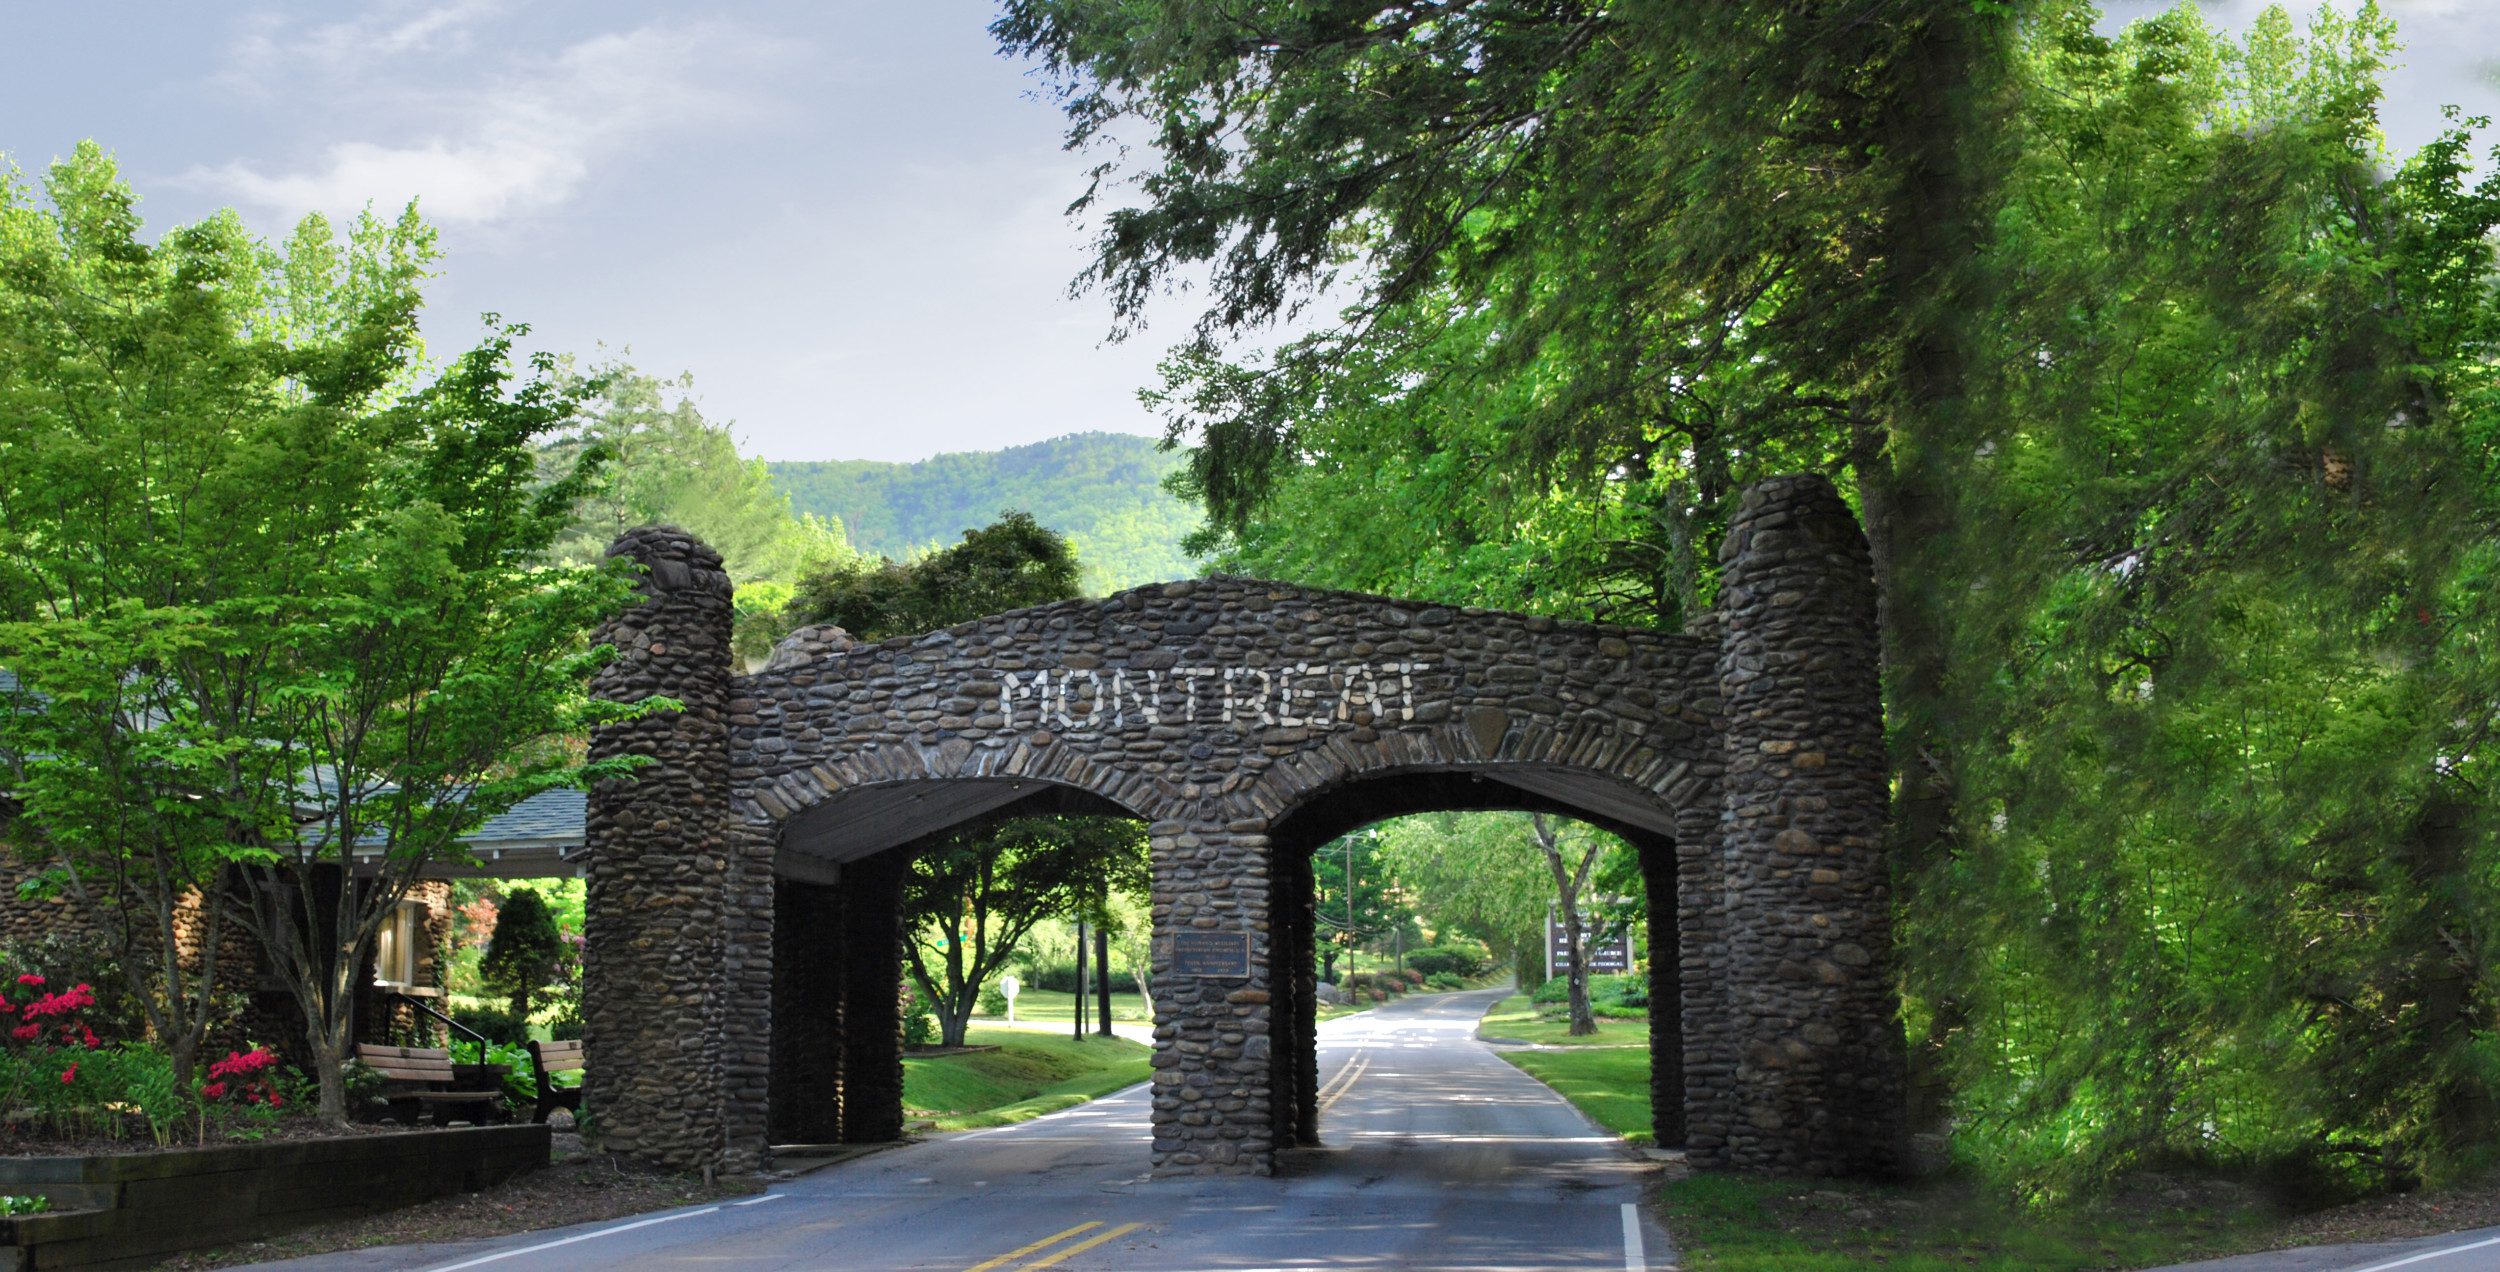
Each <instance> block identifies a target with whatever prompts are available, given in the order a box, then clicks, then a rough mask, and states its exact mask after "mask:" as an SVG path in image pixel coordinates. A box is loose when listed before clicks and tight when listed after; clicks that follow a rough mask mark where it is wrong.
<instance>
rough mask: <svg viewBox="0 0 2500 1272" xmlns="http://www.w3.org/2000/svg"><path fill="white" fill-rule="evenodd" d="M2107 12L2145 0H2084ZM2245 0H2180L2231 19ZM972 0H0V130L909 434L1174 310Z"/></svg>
mask: <svg viewBox="0 0 2500 1272" xmlns="http://www.w3.org/2000/svg"><path fill="white" fill-rule="evenodd" d="M2108 7H2109V8H2110V9H2112V10H2113V12H2114V13H2115V14H2120V15H2125V16H2135V15H2139V14H2141V13H2146V12H2151V11H2154V10H2155V9H2157V8H2158V7H2159V6H2156V5H2153V4H2147V3H2124V2H2122V3H2116V4H2111V5H2109V6H2108ZM2257 7H2258V6H2257V5H2256V4H2255V3H2254V2H2253V0H2228V2H2224V3H2216V4H2210V5H2208V6H2207V9H2208V11H2209V12H2211V13H2213V14H2214V15H2215V16H2216V17H2217V18H2218V19H2220V20H2223V21H2226V22H2230V23H2232V24H2234V25H2237V24H2241V23H2244V22H2245V21H2246V19H2247V16H2248V15H2249V14H2251V13H2253V12H2254V11H2255V10H2256V8H2257ZM2392 7H2393V9H2394V11H2395V12H2396V13H2397V15H2398V17H2399V19H2400V20H2401V21H2402V22H2403V24H2404V28H2405V32H2406V35H2407V38H2408V40H2409V42H2410V44H2411V50H2410V52H2409V53H2408V55H2407V58H2406V62H2407V64H2406V66H2405V67H2404V68H2403V69H2402V70H2400V71H2399V72H2398V73H2397V75H2396V77H2395V79H2394V82H2393V83H2392V84H2391V86H2390V107H2389V111H2388V125H2389V131H2390V133H2391V134H2392V136H2393V139H2394V141H2395V143H2396V144H2397V146H2398V147H2399V148H2400V149H2402V148H2409V147H2411V146H2413V145H2417V144H2419V143H2420V142H2421V141H2422V140H2423V139H2424V138H2425V137H2427V136H2429V135H2430V134H2431V133H2432V132H2433V131H2434V130H2435V129H2436V128H2437V126H2438V108H2439V105H2440V104H2441V103H2443V102H2456V103H2459V104H2462V105H2465V106H2467V107H2468V108H2469V109H2471V110H2474V111H2478V112H2485V113H2492V114H2500V34H2495V33H2496V32H2500V0H2394V3H2393V5H2392ZM993 12H994V5H993V4H991V3H988V2H987V0H749V2H746V3H735V4H723V3H711V4H699V5H698V4H685V3H681V4H661V3H651V2H649V0H598V2H596V3H589V2H584V0H531V2H526V3H525V2H522V0H393V2H387V3H372V4H344V3H294V4H222V3H197V2H193V3H184V4H171V3H163V4H136V3H115V2H112V0H81V2H78V3H65V2H60V0H0V50H5V51H6V52H5V54H4V55H0V56H5V57H6V59H7V60H6V62H5V63H0V67H4V69H0V153H5V154H6V155H7V156H8V157H9V158H10V159H11V160H13V161H15V162H16V163H17V164H18V166H20V167H21V168H24V169H27V170H29V171H30V173H31V172H33V171H34V170H39V169H40V168H41V167H42V166H43V165H44V164H46V163H48V162H50V161H51V160H52V159H53V158H54V157H56V156H58V155H61V154H64V153H66V152H67V151H68V150H69V148H70V147H71V146H72V145H74V144H75V143H76V142H77V141H78V140H79V139H81V138H87V137H92V138H95V139H97V140H98V141H101V142H103V143H104V144H105V145H106V146H107V147H109V148H110V149H111V150H113V151H114V153H115V154H116V155H117V156H118V157H119V158H120V160H121V163H122V166H123V171H124V173H125V175H126V176H127V177H128V178H129V179H130V181H131V182H132V183H133V185H134V186H135V187H136V188H137V190H138V191H139V193H140V196H141V198H142V201H143V204H142V206H143V211H144V212H145V213H146V214H147V216H148V219H149V222H150V224H151V226H152V227H153V228H156V229H162V228H164V227H166V226H169V225H172V224H176V223H179V222H183V221H189V220H193V219H196V218H198V217H199V216H201V215H204V214H205V213H207V212H209V211H210V210H212V209H214V208H217V207H220V206H226V205H232V206H236V207H239V208H241V209H242V210H243V211H244V213H245V215H246V216H247V217H248V218H249V219H250V220H251V221H252V222H253V223H254V225H255V226H256V227H257V228H259V229H260V230H261V231H262V232H263V233H265V234H268V235H270V236H272V237H275V236H277V235H279V234H281V233H283V231H284V229H285V227H286V226H287V225H289V224H291V223H292V221H293V220H294V218H295V217H297V216H298V215H300V214H302V213H303V212H305V211H307V210H313V209H319V210H323V211H327V212H332V213H341V212H352V211H353V210H354V209H355V208H357V207H359V206H362V205H363V204H364V203H366V202H367V201H368V200H370V201H372V202H374V203H376V204H377V205H379V206H380V207H382V208H384V209H385V210H395V209H396V208H397V207H398V206H399V205H400V204H401V203H402V202H404V201H405V200H406V199H407V198H408V197H409V196H410V195H412V194H413V195H419V196H422V199H423V205H422V206H423V207H424V209H425V212H426V214H427V216H428V217H429V219H431V220H432V221H434V222H435V223H436V224H437V225H438V226H439V227H440V229H441V230H442V234H443V240H444V244H445V246H446V248H447V249H448V251H449V259H448V261H447V262H446V264H445V267H444V275H443V277H442V278H441V279H439V280H438V281H437V282H436V283H435V284H434V287H433V289H432V291H431V293H430V306H429V309H428V317H427V328H428V333H429V338H430V339H432V340H433V341H434V342H435V343H436V344H437V346H438V348H441V349H443V350H445V351H449V350H450V349H453V348H457V347H461V346H465V345H466V344H467V343H469V342H470V341H471V340H473V339H474V338H475V336H476V335H477V332H478V327H477V324H476V321H475V315H477V314H478V313H480V312H482V311H486V310H494V311H497V312H500V313H502V314H503V315H505V316H506V317H508V318H513V319H520V320H525V321H528V322H530V323H532V324H534V325H535V327H536V328H537V332H538V338H539V341H540V343H542V344H543V345H544V346H545V347H548V348H553V349H560V350H575V351H581V352H585V353H586V352H589V351H590V350H591V349H592V348H593V346H594V345H596V344H598V343H601V342H604V343H606V344H608V345H609V346H611V347H618V346H627V347H630V348H631V349H632V352H633V357H634V360H635V361H636V362H637V363H638V364H640V365H641V366H642V367H643V368H644V369H646V370H650V371H654V372H658V373H661V374H673V373H675V372H678V371H691V372H692V373H693V374H694V376H695V381H696V390H697V395H698V397H699V398H700V400H701V401H702V403H703V406H704V409H705V411H706V413H707V414H709V415H711V416H712V417H713V418H715V419H729V420H734V421H735V422H736V424H737V426H738V432H739V435H740V437H741V438H742V440H743V441H744V442H745V444H746V446H747V447H748V449H750V450H751V451H753V452H755V453H758V454H761V455H763V456H765V457H767V458H772V459H916V458H921V457H923V456H927V455H930V454H933V453H936V452H939V451H950V450H972V449H985V448H989V447H995V446H1005V445H1013V444H1015V443H1019V442H1029V441H1036V440H1039V439H1042V438H1045V437H1052V436H1057V435H1059V434H1062V433H1068V432H1075V431H1080V430H1086V429H1118V430H1125V431H1131V432H1143V433H1151V432H1155V431H1157V425H1156V422H1155V420H1154V419H1153V418H1152V417H1151V416H1149V415H1148V414H1147V413H1146V411H1145V410H1144V409H1143V408H1142V407H1140V406H1139V405H1138V404H1137V401H1136V396H1135V394H1136V390H1137V388H1138V386H1139V385H1141V384H1143V383H1145V382H1146V381H1147V380H1148V379H1149V378H1150V377H1151V375H1152V369H1153V364H1154V361H1155V358H1156V356H1157V355H1158V353H1159V352H1160V350H1161V348H1162V345H1163V344H1164V343H1165V342H1166V341H1168V340H1169V339H1171V338H1173V333H1176V332H1178V331H1179V330H1180V329H1181V328H1183V327H1185V326H1186V324H1187V320H1188V314H1187V313H1185V312H1184V311H1183V310H1182V309H1180V308H1178V307H1175V308H1173V309H1170V310H1168V311H1166V312H1165V313H1164V315H1163V317H1162V319H1161V321H1160V322H1158V324H1157V326H1156V329H1155V330H1152V331H1149V332H1148V333H1147V335H1146V336H1145V337H1143V338H1141V339H1139V340H1135V341H1131V342H1129V343H1128V344H1125V345H1117V346H1109V345H1105V344H1104V343H1103V339H1102V337H1103V335H1104V332H1105V331H1106V329H1107V327H1108V325H1109V312H1108V309H1107V307H1106V306H1105V305H1104V304H1103V303H1102V302H1101V301H1100V300H1099V299H1094V298H1085V299H1077V300H1071V299H1069V298H1068V297H1067V295H1066V288H1067V282H1068V280H1069V278H1070V277H1071V276H1073V275H1074V274H1075V272H1076V271H1077V270H1078V269H1079V268H1080V267H1081V266H1082V265H1083V262H1084V241H1085V234H1084V231H1083V230H1082V229H1081V228H1080V227H1077V226H1074V225H1072V224H1070V223H1069V222H1068V221H1067V220H1066V219H1065V218H1064V217H1063V216H1062V209H1063V208H1064V207H1065V206H1066V204H1067V203H1068V201H1069V200H1070V199H1071V198H1073V197H1074V196H1075V195H1076V193H1077V192H1078V191H1079V189H1080V188H1081V186H1082V182H1083V169H1084V167H1085V161H1084V160H1083V159H1081V158H1079V157H1077V156H1072V155H1069V154H1066V153H1064V152H1062V151H1061V150H1060V149H1059V138H1060V119H1059V116H1058V114H1057V112H1056V111H1055V110H1054V109H1053V108H1052V107H1051V106H1050V105H1049V104H1048V103H1047V102H1044V101H1040V100H1036V99H1035V98H1034V96H1033V92H1034V89H1035V88H1036V87H1037V84H1036V82H1035V81H1034V80H1033V79H1032V78H1030V77H1029V76H1028V74H1027V72H1026V69H1025V68H1024V67H1022V66H1020V65H1016V64H1013V63H1009V62H1007V61H1005V60H1003V59H1001V58H999V57H998V56H997V54H996V53H995V52H994V51H993V47H992V44H991V41H990V39H989V36H988V33H987V31H986V30H985V28H986V26H987V24H988V22H989V20H990V18H991V16H992V15H993Z"/></svg>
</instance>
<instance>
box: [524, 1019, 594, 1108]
mask: <svg viewBox="0 0 2500 1272" xmlns="http://www.w3.org/2000/svg"><path fill="white" fill-rule="evenodd" d="M530 1067H531V1068H532V1069H535V1070H536V1071H537V1073H538V1111H537V1112H536V1113H533V1114H531V1115H530V1120H531V1121H533V1122H544V1121H546V1120H547V1115H548V1114H550V1113H553V1112H555V1111H556V1110H557V1109H571V1110H572V1111H573V1116H574V1117H575V1118H576V1119H579V1118H580V1117H581V1115H582V1089H581V1087H579V1086H578V1085H576V1086H566V1087H560V1086H557V1085H556V1084H555V1082H554V1081H553V1080H552V1075H554V1074H558V1073H579V1072H581V1071H582V1044H581V1041H580V1040H579V1039H576V1040H574V1041H572V1042H533V1043H531V1044H530Z"/></svg>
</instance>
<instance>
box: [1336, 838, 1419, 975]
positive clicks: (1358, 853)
mask: <svg viewBox="0 0 2500 1272" xmlns="http://www.w3.org/2000/svg"><path fill="white" fill-rule="evenodd" d="M1381 842H1382V841H1381V834H1380V830H1379V828H1378V827H1374V826H1366V827H1364V828H1363V829H1361V830H1355V831H1349V832H1347V833H1346V834H1343V835H1339V836H1338V837H1337V838H1335V839H1333V840H1331V841H1329V842H1328V843H1325V844H1322V845H1320V846H1319V848H1318V849H1317V850H1315V851H1314V852H1313V853H1312V854H1311V878H1312V893H1313V895H1312V905H1313V907H1314V908H1313V910H1312V917H1313V919H1314V921H1315V922H1316V923H1317V924H1318V928H1319V935H1320V936H1321V938H1322V939H1321V941H1320V944H1319V950H1318V953H1319V959H1320V967H1319V978H1320V979H1321V980H1324V981H1328V982H1330V983H1332V984H1333V983H1335V982H1336V980H1337V960H1338V959H1339V958H1350V957H1351V956H1352V955H1353V954H1354V952H1355V951H1356V950H1359V949H1361V948H1362V947H1363V946H1364V945H1365V944H1367V943H1371V942H1377V941H1379V940H1381V939H1382V938H1384V937H1386V936H1388V935H1389V934H1390V933H1391V932H1392V931H1395V930H1396V929H1397V928H1399V927H1400V926H1402V925H1404V924H1406V923H1409V922H1411V921H1412V920H1413V918H1414V916H1413V914H1412V912H1411V911H1409V910H1408V909H1407V908H1406V907H1405V905H1404V904H1403V902H1402V901H1401V899H1400V898H1399V896H1398V893H1397V889H1396V886H1395V884H1394V881H1392V880H1391V879H1390V877H1389V872H1388V869H1387V867H1386V866H1384V865H1383V864H1382V862H1381V859H1380V851H1381Z"/></svg>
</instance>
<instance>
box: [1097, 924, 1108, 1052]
mask: <svg viewBox="0 0 2500 1272" xmlns="http://www.w3.org/2000/svg"><path fill="white" fill-rule="evenodd" d="M1094 1003H1095V1005H1096V1006H1098V1007H1100V1008H1101V1009H1102V1012H1101V1015H1102V1019H1101V1021H1100V1028H1098V1029H1096V1030H1095V1032H1096V1033H1099V1034H1101V1035H1102V1036H1103V1037H1105V1038H1108V1037H1110V1036H1111V934H1110V933H1108V932H1105V931H1103V930H1102V929H1101V928H1099V927H1097V928H1095V929H1094Z"/></svg>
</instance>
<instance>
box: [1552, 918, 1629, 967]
mask: <svg viewBox="0 0 2500 1272" xmlns="http://www.w3.org/2000/svg"><path fill="white" fill-rule="evenodd" d="M1596 926H1597V924H1596V923H1595V921H1594V920H1592V919H1591V918H1590V917H1589V916H1588V915H1586V914H1583V915H1581V916H1580V931H1581V932H1582V933H1583V934H1586V933H1588V932H1590V931H1592V930H1594V929H1595V928H1596ZM1588 959H1589V974H1590V975H1592V976H1621V975H1623V974H1624V973H1626V972H1629V971H1631V970H1632V930H1631V929H1630V928H1625V929H1624V930H1623V931H1620V932H1617V933H1615V934H1614V935H1612V936H1609V937H1607V938H1606V939H1605V940H1604V941H1602V942H1601V941H1590V942H1589V943H1588ZM1570 967H1571V942H1570V938H1569V937H1568V936H1567V935H1566V934H1565V933H1564V932H1563V925H1562V917H1561V916H1560V915H1558V914H1556V913H1554V911H1553V908H1552V907H1551V906H1548V907H1546V911H1545V978H1546V979H1547V980H1552V979H1553V978H1555V977H1557V976H1560V975H1562V974H1563V973H1564V972H1565V971H1567V970H1569V969H1570Z"/></svg>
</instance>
